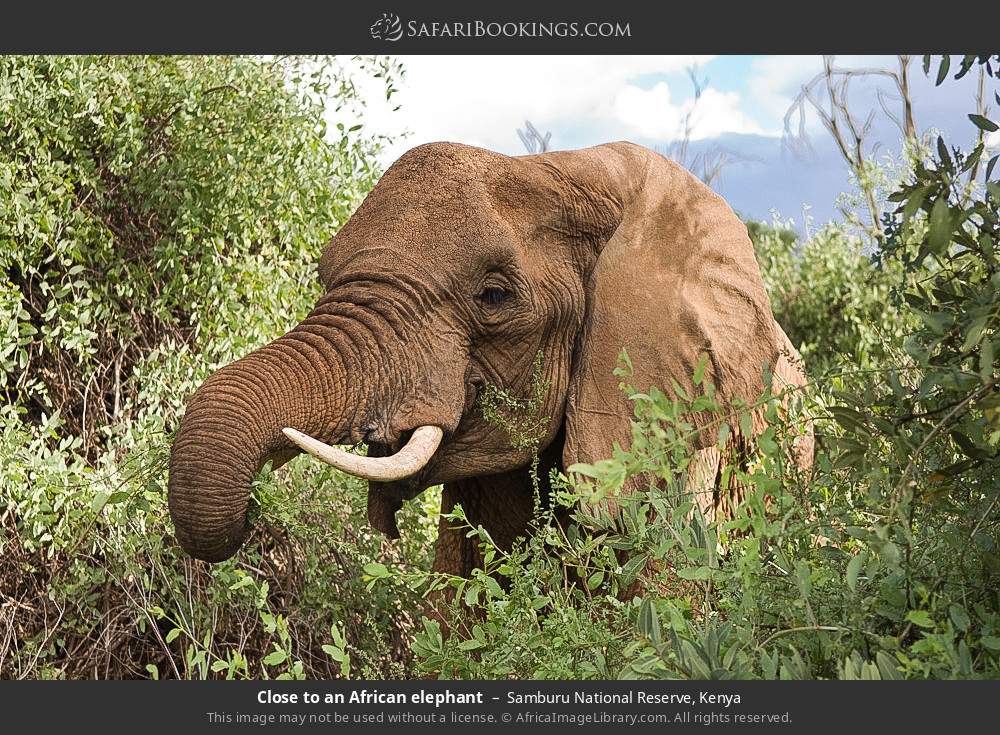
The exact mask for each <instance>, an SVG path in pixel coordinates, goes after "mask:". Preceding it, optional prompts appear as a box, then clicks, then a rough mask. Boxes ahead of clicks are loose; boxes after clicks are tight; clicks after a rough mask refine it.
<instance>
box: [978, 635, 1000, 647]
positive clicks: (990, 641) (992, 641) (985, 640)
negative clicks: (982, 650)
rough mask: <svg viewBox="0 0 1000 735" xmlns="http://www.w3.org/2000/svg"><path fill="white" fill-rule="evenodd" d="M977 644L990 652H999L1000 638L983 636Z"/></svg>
mask: <svg viewBox="0 0 1000 735" xmlns="http://www.w3.org/2000/svg"><path fill="white" fill-rule="evenodd" d="M979 642H980V643H982V644H983V646H984V647H986V648H988V649H990V650H991V651H1000V636H995V635H984V636H983V637H982V638H981V639H980V641H979Z"/></svg>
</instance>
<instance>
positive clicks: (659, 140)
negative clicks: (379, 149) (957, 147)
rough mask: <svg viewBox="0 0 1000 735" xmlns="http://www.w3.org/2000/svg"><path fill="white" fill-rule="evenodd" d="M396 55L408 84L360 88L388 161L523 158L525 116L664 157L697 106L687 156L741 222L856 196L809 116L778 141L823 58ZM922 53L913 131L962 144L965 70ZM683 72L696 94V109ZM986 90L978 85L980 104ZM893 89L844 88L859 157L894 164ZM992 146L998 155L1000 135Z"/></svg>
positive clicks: (569, 133) (552, 129)
mask: <svg viewBox="0 0 1000 735" xmlns="http://www.w3.org/2000/svg"><path fill="white" fill-rule="evenodd" d="M398 58H399V61H401V62H402V65H403V68H404V69H405V75H404V78H403V80H402V82H401V83H400V84H399V85H398V86H399V92H398V93H397V94H396V95H395V96H394V97H393V99H392V104H391V105H388V104H386V103H385V101H384V95H383V94H382V93H381V90H380V89H379V88H378V87H377V86H375V85H373V84H360V87H361V89H362V92H363V94H364V95H365V97H366V99H367V102H366V109H365V111H364V115H363V121H364V124H365V125H366V127H367V128H368V131H369V132H372V133H384V134H387V135H390V136H392V137H393V138H394V139H395V142H394V143H393V144H392V145H391V146H389V147H388V148H387V149H386V150H385V151H384V153H383V156H382V159H383V160H382V163H383V164H385V165H389V164H391V162H392V161H394V160H395V159H396V158H398V157H399V155H401V154H402V153H403V152H405V151H406V150H408V149H409V148H412V147H414V146H416V145H419V144H421V143H426V142H430V141H441V140H447V141H456V142H461V143H467V144H470V145H477V146H482V147H484V148H489V149H491V150H495V151H499V152H501V153H506V154H509V155H521V154H524V153H525V152H526V150H525V148H524V145H523V144H522V143H521V140H520V138H519V137H518V135H517V130H518V129H519V128H521V129H523V128H524V124H525V121H526V120H530V121H531V122H532V124H533V125H534V126H535V127H536V128H537V129H538V130H540V131H542V132H543V133H551V142H550V149H552V150H570V149H575V148H583V147H587V146H591V145H597V144H600V143H605V142H608V141H615V140H629V141H633V142H635V143H639V144H642V145H645V146H647V147H649V148H652V149H654V150H658V151H660V152H662V153H665V154H668V153H670V151H671V149H672V146H675V145H676V142H677V141H679V140H680V139H682V138H683V137H684V129H685V117H686V116H687V115H688V113H689V112H691V111H692V110H693V112H692V114H691V118H690V128H691V134H690V139H691V146H690V151H689V156H688V160H689V161H690V160H691V158H692V157H693V156H694V155H696V154H698V153H702V154H704V153H706V152H707V153H709V154H716V155H717V154H718V153H719V152H720V151H724V152H725V154H726V156H727V158H728V159H729V161H730V162H729V163H727V164H726V166H725V167H724V168H723V169H722V173H721V175H720V177H719V178H718V179H717V180H716V181H714V182H713V186H714V187H715V188H716V190H717V191H719V193H721V194H722V195H723V196H724V197H725V198H726V199H727V200H728V201H729V203H730V205H731V206H732V207H733V208H734V209H735V210H736V211H737V212H739V213H740V214H741V215H742V216H744V217H752V218H754V219H763V220H771V219H772V218H774V217H778V218H779V219H780V220H782V221H784V222H787V223H789V224H790V225H791V226H793V227H795V228H796V229H798V230H800V231H802V230H803V228H804V223H805V222H806V220H807V219H808V220H809V224H810V225H811V226H813V227H815V226H818V225H821V224H822V223H824V222H826V221H828V220H836V219H839V218H840V216H839V213H838V210H837V207H836V204H837V200H838V196H839V195H840V194H841V193H842V192H848V193H849V192H851V191H852V185H851V182H850V178H849V174H848V169H847V167H846V165H845V163H844V162H843V160H842V158H841V157H840V154H839V153H838V151H837V149H836V147H835V145H834V143H833V141H832V139H831V137H830V136H829V134H828V133H827V132H826V131H825V130H824V128H823V126H822V123H821V121H820V119H819V117H818V116H817V115H816V114H815V113H809V114H807V116H806V118H805V120H804V125H805V131H806V133H807V135H808V137H809V141H810V147H809V149H808V150H806V151H804V152H801V151H800V152H797V153H796V152H792V151H791V150H790V148H789V147H788V146H787V145H786V144H785V143H786V141H785V137H784V135H783V133H784V127H785V125H784V119H785V115H786V113H787V112H788V110H789V108H790V107H791V105H792V103H793V101H794V99H795V97H796V95H797V94H798V93H799V91H800V90H801V88H802V86H803V85H804V84H806V83H807V82H808V81H809V80H810V79H812V78H813V77H814V76H815V75H816V74H817V73H819V72H820V71H821V70H822V58H821V57H820V56H401V57H398ZM921 58H922V57H920V56H915V57H914V60H913V62H912V64H911V67H910V70H911V71H910V76H911V83H912V87H913V92H912V98H913V103H914V110H915V119H916V125H917V127H918V129H919V130H920V131H921V132H928V131H940V132H944V133H945V134H946V138H947V139H949V140H952V141H954V142H956V143H959V142H960V143H962V144H965V143H967V142H968V141H969V140H971V139H972V137H973V136H974V134H975V132H976V129H975V128H974V127H973V126H972V124H971V123H970V122H969V120H968V118H967V113H968V112H973V111H974V110H975V86H976V85H975V80H974V78H973V75H969V76H968V77H966V78H965V79H963V80H960V81H957V82H955V81H948V82H945V84H944V85H942V86H941V87H937V88H935V87H934V83H933V80H931V79H928V78H926V77H925V76H924V73H923V70H922V68H921ZM836 65H837V66H838V67H847V68H855V69H859V68H884V69H891V70H895V69H896V67H897V60H896V57H892V56H881V57H880V56H872V57H857V56H840V57H837V59H836ZM953 67H957V64H953ZM934 68H935V69H936V63H935V66H934ZM691 69H694V70H695V75H696V77H697V78H698V79H699V80H700V81H701V83H702V87H703V91H702V93H701V96H700V99H698V101H697V103H695V99H694V86H693V84H692V81H691V79H690V76H689V70H691ZM989 81H990V80H988V84H989ZM995 86H996V84H995V83H994V84H993V87H989V86H988V87H987V89H988V93H987V94H988V98H989V101H990V102H993V95H992V91H993V89H994V88H995ZM893 93H894V86H893V83H892V82H891V80H887V79H885V78H874V79H861V78H858V79H856V80H854V81H852V83H851V101H852V108H853V109H855V110H856V114H857V116H858V117H859V118H861V119H862V120H864V119H865V118H867V116H868V113H869V112H874V115H873V117H872V125H871V132H870V135H869V138H870V143H869V144H868V146H867V147H866V156H871V157H876V158H878V159H879V160H885V161H886V162H887V163H889V162H891V160H892V159H893V158H894V157H898V154H899V151H900V147H901V138H902V136H901V133H900V131H899V129H898V127H897V125H896V124H895V123H894V122H893V121H892V119H891V118H890V117H889V115H887V114H886V113H885V112H884V111H883V105H884V107H885V109H887V110H888V111H889V112H890V113H892V114H893V115H897V116H898V114H897V110H898V108H899V107H900V104H899V102H898V100H897V99H896V98H895V97H894V94H893ZM880 98H881V101H880ZM397 105H398V109H393V108H394V107H396V106H397ZM993 108H996V104H995V103H994V104H993ZM794 125H795V126H796V128H797V126H798V119H797V118H795V119H794ZM989 142H990V143H991V144H994V145H995V146H996V147H1000V135H997V134H994V135H993V136H992V137H991V139H990V141H989Z"/></svg>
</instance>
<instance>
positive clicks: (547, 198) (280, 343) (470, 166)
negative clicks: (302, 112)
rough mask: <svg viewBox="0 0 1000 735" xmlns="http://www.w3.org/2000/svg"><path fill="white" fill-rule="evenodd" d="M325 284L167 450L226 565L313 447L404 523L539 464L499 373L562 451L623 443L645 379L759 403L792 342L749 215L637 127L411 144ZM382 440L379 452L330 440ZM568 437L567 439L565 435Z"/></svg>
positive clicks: (218, 379) (329, 257)
mask: <svg viewBox="0 0 1000 735" xmlns="http://www.w3.org/2000/svg"><path fill="white" fill-rule="evenodd" d="M319 277H320V280H321V282H322V285H323V288H324V291H325V292H324V295H323V296H322V298H320V300H319V302H318V303H317V304H316V307H315V308H314V309H313V311H312V312H311V313H310V314H309V315H308V316H307V317H306V318H305V320H304V321H302V322H301V323H300V324H299V325H297V326H296V327H295V328H294V329H292V330H291V331H290V332H289V333H288V334H285V335H284V336H282V337H280V338H278V339H277V340H275V341H274V342H272V343H270V344H268V345H266V346H265V347H263V348H261V349H260V350H258V351H256V352H254V353H252V354H250V355H248V356H246V357H244V358H243V359H241V360H239V361H237V362H235V363H232V364H231V365H228V366H226V367H224V368H222V369H221V370H219V371H218V372H216V373H215V374H213V375H212V376H210V377H209V378H208V379H207V380H206V381H205V382H204V384H203V385H202V386H201V387H200V388H199V390H198V391H197V392H196V393H195V395H194V396H193V398H192V399H191V401H190V402H189V404H188V406H187V410H186V412H185V415H184V417H183V419H182V421H181V424H180V428H179V430H178V433H177V436H176V439H175V441H174V445H173V450H172V455H171V460H170V479H169V505H170V511H171V515H172V516H173V520H174V523H175V526H176V531H177V538H178V539H179V541H180V542H181V544H182V545H183V546H184V548H185V549H187V550H188V551H189V552H190V553H191V554H192V555H194V556H196V557H199V558H201V559H205V560H209V561H217V560H221V559H225V558H227V557H229V556H231V555H232V554H233V553H235V551H236V550H237V549H238V548H239V546H240V544H241V543H242V541H243V539H244V537H245V535H246V533H247V530H248V529H247V505H248V500H249V495H250V487H251V483H252V481H253V479H254V476H255V474H256V473H257V472H258V471H259V470H260V469H261V467H262V466H263V464H264V463H265V462H266V461H268V460H274V461H275V462H276V463H277V462H281V461H284V460H286V459H288V458H290V457H291V456H294V455H295V454H297V453H298V452H299V451H301V450H304V451H308V452H309V453H311V454H313V455H315V456H317V457H320V458H321V459H324V460H325V461H328V462H330V463H331V464H335V465H337V466H339V467H341V468H342V469H344V470H345V471H347V472H352V473H354V474H356V475H359V476H362V477H366V478H368V479H369V480H370V490H369V519H370V521H371V522H372V524H373V525H375V526H376V527H377V528H379V529H381V530H383V531H384V532H386V533H389V534H390V535H392V534H395V533H396V528H395V522H394V513H395V510H396V509H398V508H399V507H400V505H401V503H402V502H403V501H404V500H407V499H409V498H412V497H413V496H415V495H416V494H418V493H419V492H421V491H422V490H423V489H425V488H427V487H429V486H431V485H435V484H439V483H448V482H455V481H461V480H464V479H467V478H475V477H481V476H486V475H499V474H502V473H505V472H510V471H512V470H515V469H517V468H520V467H524V466H526V465H527V464H528V463H529V462H530V461H531V458H532V449H531V448H529V447H525V446H524V445H523V444H522V443H518V442H514V441H512V438H511V436H510V435H509V434H508V433H507V432H506V431H505V430H504V429H503V428H502V427H498V426H497V425H495V423H490V422H488V421H486V420H485V419H484V417H483V415H482V412H481V410H479V407H478V404H477V395H479V393H480V392H481V391H482V390H483V389H484V387H485V386H487V385H495V386H498V387H501V388H503V389H504V390H505V391H507V392H508V393H510V394H513V395H515V396H520V397H527V396H528V395H529V394H530V393H531V391H532V389H533V388H532V386H533V385H538V384H539V381H538V380H537V375H535V373H537V372H538V371H537V370H536V369H535V368H536V365H537V361H536V356H537V355H539V353H540V354H541V355H542V361H541V366H542V367H541V374H542V375H541V377H542V380H541V382H540V384H541V385H542V386H543V387H544V393H543V395H542V396H541V406H540V410H539V414H540V416H542V417H543V418H544V422H543V425H542V426H541V430H540V432H539V433H540V435H541V436H540V443H539V445H538V446H539V448H541V449H546V448H548V451H549V452H550V454H551V453H552V452H555V455H554V456H557V457H561V460H562V465H563V466H569V465H570V464H572V463H574V462H579V461H595V460H597V459H600V458H602V457H605V456H608V455H609V454H610V452H611V449H612V447H613V445H614V443H615V442H618V443H620V444H621V445H623V446H624V445H626V444H627V443H628V439H629V436H630V416H631V411H630V409H629V406H628V402H627V399H626V397H625V396H624V395H623V394H622V393H621V391H620V390H619V389H618V380H617V378H615V377H614V376H613V370H614V368H615V366H616V364H617V361H618V359H619V355H620V353H621V352H622V350H623V349H625V350H627V351H628V353H629V355H630V356H631V358H632V361H633V363H634V366H635V371H636V372H635V376H634V382H635V384H636V385H645V386H648V385H651V384H656V385H661V386H669V385H670V384H671V383H670V381H671V379H673V380H676V381H677V382H678V383H679V384H681V385H690V382H691V377H690V376H691V375H692V373H693V371H694V369H695V366H696V365H697V363H698V361H699V358H700V357H701V355H702V354H707V355H708V356H709V358H710V359H709V362H708V371H709V376H710V378H711V380H712V381H713V382H714V384H715V386H716V389H717V395H718V396H719V397H720V398H722V399H723V400H727V399H733V398H744V399H747V400H751V399H753V398H755V397H756V396H757V395H758V394H759V393H760V391H761V390H762V388H763V381H762V377H761V374H762V369H763V367H764V365H765V364H766V363H767V364H771V365H774V363H775V360H776V358H777V357H778V355H779V351H780V350H781V349H782V347H783V345H784V344H785V338H784V335H783V333H782V332H781V330H780V328H779V327H778V326H777V325H776V324H775V322H774V319H773V317H772V314H771V309H770V304H769V302H768V299H767V296H766V294H765V292H764V286H763V283H762V281H761V278H760V273H759V270H758V266H757V262H756V260H755V259H754V254H753V248H752V246H751V243H750V241H749V238H748V236H747V231H746V228H745V226H744V225H743V223H742V222H741V221H740V220H739V218H738V217H737V216H736V215H735V214H734V213H733V211H732V210H731V209H730V208H729V206H728V205H727V204H726V203H725V202H724V201H723V200H722V199H721V198H720V197H719V196H717V195H716V194H715V193H713V192H712V191H711V190H710V189H709V188H708V187H706V186H704V185H703V184H702V183H701V182H700V181H698V180H697V179H696V178H695V177H693V176H692V175H691V174H690V173H688V172H687V171H685V170H684V169H683V168H681V167H680V166H678V165H677V164H675V163H673V162H671V161H669V160H667V159H665V158H663V157H662V156H660V155H658V154H656V153H653V152H651V151H649V150H646V149H644V148H642V147H639V146H636V145H633V144H629V143H614V144H608V145H602V146H597V147H594V148H590V149H586V150H580V151H573V152H557V153H544V154H539V155H530V156H523V157H508V156H504V155H500V154H497V153H493V152H489V151H486V150H482V149H479V148H474V147H469V146H465V145H458V144H451V143H434V144H429V145H424V146H420V147H418V148H415V149H413V150H411V151H409V152H408V153H406V154H405V155H404V156H402V157H401V158H400V159H399V160H398V161H397V162H396V163H395V164H393V165H392V167H391V168H389V170H388V171H387V172H386V173H385V175H384V176H383V177H382V178H381V180H380V181H379V182H378V184H377V185H376V186H375V188H374V189H373V190H372V191H371V192H370V194H369V195H368V197H367V198H366V199H365V201H364V202H363V203H362V204H361V206H360V208H359V209H358V210H357V212H356V213H355V214H354V215H353V216H352V217H351V218H350V220H349V221H348V222H347V223H346V224H345V225H344V226H343V227H342V228H341V230H340V231H339V232H338V233H337V235H336V236H335V237H334V238H333V240H332V241H331V242H330V244H329V245H328V246H327V248H326V249H325V251H324V253H323V256H322V258H321V260H320V264H319ZM362 442H363V443H366V444H367V446H368V456H367V457H359V456H355V455H348V454H346V453H345V452H342V451H341V450H337V449H335V448H333V447H332V446H331V445H336V444H345V443H352V444H353V443H362ZM556 443H559V444H560V446H555V444H556Z"/></svg>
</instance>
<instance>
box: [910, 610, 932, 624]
mask: <svg viewBox="0 0 1000 735" xmlns="http://www.w3.org/2000/svg"><path fill="white" fill-rule="evenodd" d="M906 619H907V620H908V621H910V622H911V623H913V624H914V625H918V626H920V627H921V628H933V627H934V621H933V620H932V619H931V615H930V613H929V612H927V611H926V610H910V612H908V613H906Z"/></svg>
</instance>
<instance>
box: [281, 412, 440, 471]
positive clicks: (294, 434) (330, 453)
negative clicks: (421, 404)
mask: <svg viewBox="0 0 1000 735" xmlns="http://www.w3.org/2000/svg"><path fill="white" fill-rule="evenodd" d="M282 432H284V434H285V436H287V437H288V438H289V439H291V440H292V442H294V443H295V444H297V445H298V446H299V447H300V448H301V449H302V450H303V451H304V452H308V453H309V454H311V455H312V456H314V457H315V458H316V459H318V460H320V461H321V462H326V463H327V464H328V465H331V466H333V467H336V468H337V469H338V470H340V471H342V472H346V473H347V474H349V475H354V476H355V477H360V478H361V479H363V480H372V481H374V482H393V481H395V480H402V479H403V478H405V477H409V476H410V475H414V474H416V473H417V472H419V471H420V470H421V469H423V468H424V465H426V464H427V463H428V462H429V461H430V459H431V457H432V456H433V455H434V452H435V451H436V450H437V448H438V445H439V444H440V443H441V437H442V436H444V432H443V431H442V430H441V428H440V427H439V426H421V427H419V428H418V429H416V430H414V432H413V436H411V437H410V440H409V441H408V442H406V446H405V447H403V448H402V449H400V450H399V451H398V452H396V453H395V454H394V455H392V456H391V457H362V456H361V455H358V454H351V453H350V452H345V451H344V450H343V449H338V448H337V447H331V446H330V445H329V444H324V443H323V442H321V441H319V440H317V439H313V438H312V437H311V436H309V435H308V434H303V433H302V432H301V431H297V430H295V429H290V428H287V427H286V428H284V429H282Z"/></svg>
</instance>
